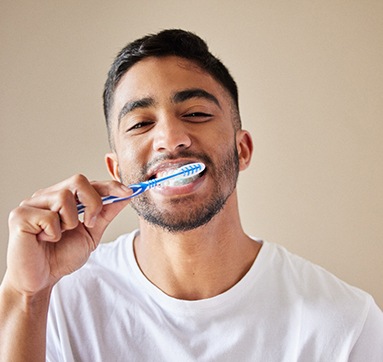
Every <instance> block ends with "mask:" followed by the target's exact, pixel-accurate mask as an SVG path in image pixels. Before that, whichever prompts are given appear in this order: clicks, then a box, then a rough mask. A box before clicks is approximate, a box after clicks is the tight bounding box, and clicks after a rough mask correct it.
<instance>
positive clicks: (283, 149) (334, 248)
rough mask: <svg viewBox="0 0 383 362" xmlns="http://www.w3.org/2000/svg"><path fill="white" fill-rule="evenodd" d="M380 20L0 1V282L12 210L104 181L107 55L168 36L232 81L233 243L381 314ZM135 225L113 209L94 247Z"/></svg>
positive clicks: (315, 11) (320, 7)
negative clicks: (67, 183)
mask: <svg viewBox="0 0 383 362" xmlns="http://www.w3.org/2000/svg"><path fill="white" fill-rule="evenodd" d="M382 19H383V2H382V1H381V0H376V1H372V0H359V1H357V0H344V1H334V0H331V1H330V0H328V1H327V0H321V1H311V0H307V1H303V0H302V1H285V0H280V1H276V0H274V1H272V0H263V1H240V0H237V1H222V0H215V1H209V0H198V1H175V0H167V1H147V0H146V1H145V0H131V1H128V0H126V1H122V0H121V1H105V0H99V1H96V0H92V1H91V0H81V1H78V0H76V1H75V0H67V1H48V0H46V1H41V0H40V1H38V0H37V1H20V0H1V2H0V27H1V29H0V30H1V32H0V36H1V38H0V45H1V57H0V91H1V97H0V107H1V108H0V109H1V142H0V144H1V146H0V147H1V170H2V175H1V180H0V189H1V207H0V213H1V214H0V216H1V217H0V220H1V231H0V232H1V242H0V276H1V275H2V274H3V272H4V270H5V253H6V244H7V226H6V225H7V215H8V213H9V211H10V210H11V209H12V208H13V207H15V206H16V205H17V204H18V203H19V202H20V201H21V200H22V199H23V198H25V197H28V196H29V195H30V194H32V193H33V192H34V191H35V190H36V189H39V188H43V187H46V186H49V185H51V184H53V183H56V182H58V181H60V180H62V179H64V178H67V177H69V176H70V175H72V174H74V173H78V172H81V173H84V174H86V175H87V176H89V178H90V179H105V178H107V177H108V175H107V173H106V171H105V168H104V164H103V156H104V153H105V152H107V150H108V146H107V141H106V133H105V128H104V120H103V116H102V109H101V92H102V86H103V83H104V80H105V74H106V72H107V70H108V67H109V65H110V63H111V62H112V59H113V57H114V55H115V54H116V53H117V51H118V50H119V49H120V48H121V47H122V46H124V45H125V43H127V42H128V41H131V40H133V39H135V38H137V37H139V36H142V35H144V34H147V33H150V32H156V31H158V30H160V29H164V28H169V27H182V28H185V29H188V30H192V31H195V32H197V33H198V34H200V35H201V36H202V37H203V38H205V39H206V40H207V41H208V43H209V44H210V47H211V49H212V51H213V52H214V53H215V54H216V55H218V56H219V57H221V59H222V60H223V61H224V63H226V64H227V66H228V67H229V68H230V69H231V71H232V73H233V75H234V77H235V78H236V79H237V81H238V85H239V88H240V97H241V110H242V118H243V123H244V127H245V128H247V129H248V130H250V131H251V133H252V134H253V137H254V142H255V155H254V159H253V163H252V166H251V168H250V169H249V170H247V171H245V172H244V173H243V174H242V175H241V178H240V184H239V197H240V207H241V213H242V218H243V224H244V227H245V229H246V230H247V232H249V233H250V234H253V235H255V236H258V237H262V238H265V239H267V240H269V241H272V242H277V243H280V244H283V245H285V246H287V247H288V248H289V249H290V250H291V251H293V252H295V253H298V254H300V255H302V256H304V257H306V258H308V259H310V260H312V261H313V262H315V263H318V264H320V265H322V266H323V267H325V268H326V269H328V270H330V271H331V272H333V273H334V274H336V275H337V276H339V277H341V278H342V279H344V280H345V281H347V282H348V283H350V284H353V285H356V286H358V287H360V288H362V289H365V290H367V291H368V292H370V293H371V294H372V295H373V296H374V297H375V299H376V300H377V302H378V304H379V305H380V306H381V307H383V290H382V280H383V222H382V219H383V187H382V185H383V166H382V154H383V125H382V114H383V72H382V71H383V66H382V64H383V21H382ZM135 226H136V219H135V216H134V214H133V213H132V211H131V210H130V209H127V210H126V211H124V213H123V214H122V215H121V216H120V217H119V218H118V219H117V220H116V221H115V222H114V223H113V224H112V226H111V227H110V228H109V230H108V231H107V233H106V235H105V240H110V239H112V238H114V237H115V236H117V235H118V234H119V233H121V232H124V231H128V230H130V229H132V228H134V227H135Z"/></svg>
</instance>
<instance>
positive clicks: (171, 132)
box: [0, 57, 260, 361]
mask: <svg viewBox="0 0 383 362" xmlns="http://www.w3.org/2000/svg"><path fill="white" fill-rule="evenodd" d="M190 89H200V90H201V89H202V90H203V91H205V92H207V93H208V94H210V95H213V96H214V99H215V100H216V101H217V102H216V101H215V100H212V98H209V99H208V98H206V97H205V96H200V95H199V96H193V97H192V98H190V97H186V98H187V99H184V98H182V97H181V98H182V99H180V97H178V98H177V99H175V98H174V95H175V94H178V95H179V94H180V93H179V92H180V91H184V90H190ZM145 99H146V101H145V102H143V101H142V100H145ZM148 99H150V102H147V100H148ZM137 100H140V102H138V103H137V102H136V101H137ZM132 101H135V103H132ZM132 105H134V107H132ZM201 113H203V115H201ZM207 115H208V116H207ZM233 115H234V112H233V106H232V101H231V99H230V97H229V95H228V94H227V92H226V91H225V90H224V89H223V88H222V87H221V86H220V84H219V83H217V82H216V81H215V80H214V79H213V78H212V77H211V76H210V75H208V74H206V73H204V72H202V71H201V70H200V69H199V68H198V67H196V66H195V65H194V64H193V63H191V62H189V61H187V60H184V59H181V58H177V57H166V58H160V59H158V58H147V59H145V60H143V61H140V62H139V63H137V64H136V65H134V66H133V67H132V68H131V69H130V70H129V71H128V72H127V73H126V74H125V75H124V76H123V78H122V79H121V81H120V83H119V85H118V87H117V89H116V93H115V100H114V104H113V108H112V112H111V126H112V136H113V141H114V149H113V151H112V152H110V153H108V154H107V155H106V157H105V159H106V164H107V168H108V170H109V172H110V174H111V175H112V177H113V179H114V181H105V182H90V181H89V180H87V179H86V178H85V177H84V176H82V175H76V176H73V177H71V178H69V179H67V180H65V181H63V182H61V183H59V184H57V185H54V186H52V187H50V188H47V189H44V190H40V191H38V192H37V193H35V194H34V195H33V196H32V197H31V198H29V199H27V200H24V201H23V202H22V203H21V204H20V206H19V207H17V208H16V209H15V210H13V211H12V213H11V215H10V218H9V230H10V239H9V248H8V256H7V263H8V268H7V272H6V275H5V277H4V280H3V282H2V284H1V287H0V330H1V337H0V356H1V358H2V361H11V360H12V361H44V360H45V333H46V319H47V309H48V305H49V298H50V293H51V290H52V287H53V286H54V285H55V284H56V283H57V282H58V281H59V280H60V279H61V278H62V277H63V276H65V275H67V274H70V273H71V272H73V271H75V270H77V269H78V268H80V267H81V266H82V265H83V264H84V263H85V262H86V261H87V259H88V258H89V256H90V254H91V252H92V251H93V250H94V249H95V248H96V247H97V246H98V244H99V242H100V239H101V236H102V234H103V232H104V230H105V229H106V227H107V226H108V225H109V223H110V222H111V221H112V220H113V219H114V217H115V216H116V215H117V214H118V213H119V212H120V211H121V210H122V209H123V208H124V207H125V206H126V205H127V204H128V203H129V201H127V202H121V203H116V204H111V205H107V206H104V207H103V206H102V204H101V196H103V195H108V194H112V195H116V196H125V195H128V194H130V193H131V191H130V190H128V189H127V188H126V187H124V186H123V184H128V183H132V182H136V181H137V180H140V181H141V180H142V179H148V178H149V177H150V176H152V175H153V174H154V173H156V172H157V171H159V170H166V169H169V168H173V167H176V166H177V165H179V164H184V163H188V162H191V161H192V162H195V161H201V160H202V161H203V162H205V163H206V164H207V172H206V173H205V174H204V175H203V177H201V178H199V179H197V180H196V181H194V182H192V183H191V184H189V185H186V186H183V187H176V188H173V189H166V188H162V189H156V190H150V191H148V192H147V193H146V194H145V195H146V201H145V202H141V201H139V199H137V200H134V201H133V203H135V205H134V207H135V208H137V209H138V210H140V208H142V207H149V208H155V209H156V212H157V213H159V215H165V220H167V222H169V220H170V219H171V218H172V217H173V216H172V215H174V214H176V216H177V218H178V219H176V220H174V219H173V223H174V222H180V221H181V220H182V219H185V218H188V216H189V215H190V212H191V211H192V210H197V211H198V212H195V214H198V213H199V212H200V210H203V209H204V207H206V206H208V204H209V202H210V201H206V200H211V198H212V195H215V199H217V198H219V197H221V198H222V197H223V198H224V199H226V202H225V203H224V205H223V206H222V207H221V208H220V211H219V212H218V213H217V214H216V215H215V216H214V217H213V218H211V220H210V221H209V222H207V223H205V224H203V225H201V226H199V227H198V228H195V229H189V230H187V231H182V232H180V231H174V230H173V231H169V228H166V227H161V226H158V225H153V224H152V223H151V222H149V221H148V220H146V219H145V218H144V217H143V216H140V217H139V222H140V233H139V235H138V236H137V238H136V239H135V241H134V248H135V254H136V258H137V261H138V263H139V266H140V268H141V270H142V271H143V273H144V274H145V275H146V276H147V278H148V279H149V280H150V281H151V282H152V283H154V284H155V285H157V286H158V287H159V288H160V289H162V290H163V291H164V292H165V293H167V294H168V295H171V296H173V297H175V298H183V299H188V300H193V299H200V298H208V297H212V296H215V295H218V294H220V293H222V292H224V291H225V290H227V289H229V288H230V287H231V286H233V285H234V284H235V283H237V282H238V281H239V280H240V279H241V278H242V277H243V275H244V274H245V273H246V272H247V271H248V269H249V268H250V266H251V264H252V263H253V262H254V260H255V258H256V255H257V253H258V252H259V248H260V246H259V244H258V243H256V242H254V241H253V240H251V239H250V238H249V237H248V236H247V235H246V234H245V233H244V232H243V229H242V227H241V224H240V219H239V213H238V205H237V194H236V188H235V182H236V173H235V171H234V172H232V171H233V167H231V166H232V164H231V163H230V162H229V163H228V162H227V160H228V159H227V157H228V155H230V154H231V155H232V154H233V153H234V152H236V154H237V155H238V168H239V170H240V171H242V170H244V169H246V168H247V167H248V165H249V163H250V159H251V154H252V141H251V137H250V135H249V134H248V132H246V131H244V130H236V129H234V127H233ZM225 164H229V165H231V166H230V167H229V166H228V167H229V169H228V170H226V172H227V173H226V174H224V175H222V174H220V172H221V171H222V170H221V171H220V170H219V165H221V166H224V165H225ZM148 165H149V167H148ZM223 177H226V179H225V180H226V181H225V182H222V179H223ZM121 181H122V183H123V184H121ZM218 185H219V187H218ZM217 189H218V191H217ZM77 200H78V201H79V202H81V203H83V204H85V205H86V209H85V215H84V222H83V223H82V222H79V221H78V216H77V209H76V203H77ZM201 205H202V206H201ZM201 207H202V209H201ZM140 212H141V211H140Z"/></svg>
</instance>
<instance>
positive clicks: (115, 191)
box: [91, 180, 133, 197]
mask: <svg viewBox="0 0 383 362" xmlns="http://www.w3.org/2000/svg"><path fill="white" fill-rule="evenodd" d="M91 185H92V186H93V187H94V188H95V190H96V191H97V192H98V193H99V194H100V195H102V196H109V195H113V196H121V197H123V196H130V195H132V194H133V191H132V189H130V188H129V187H127V186H125V185H124V184H122V183H120V182H118V181H112V180H110V181H92V182H91Z"/></svg>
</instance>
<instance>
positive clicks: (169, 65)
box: [0, 30, 383, 361]
mask: <svg viewBox="0 0 383 362" xmlns="http://www.w3.org/2000/svg"><path fill="white" fill-rule="evenodd" d="M104 111H105V117H106V120H107V126H108V134H109V140H110V145H111V152H110V153H109V154H107V155H106V164H107V167H108V170H109V172H110V174H111V176H112V178H113V179H114V181H106V182H89V181H88V180H87V179H86V178H85V177H84V176H81V175H77V176H74V177H72V178H70V179H68V180H65V181H63V182H61V183H59V184H57V185H55V186H52V187H50V188H48V189H45V190H41V191H39V192H37V193H36V194H34V195H33V196H32V197H31V198H30V199H28V200H25V201H23V202H22V203H21V205H20V206H19V207H18V208H16V209H15V210H14V211H13V212H12V213H11V216H10V220H9V225H10V242H9V251H8V269H7V272H6V275H5V277H4V280H3V283H2V286H1V293H0V302H1V303H0V322H1V341H0V343H1V356H2V358H3V359H4V360H6V361H27V360H31V361H43V360H44V359H45V355H46V358H47V360H49V361H132V360H134V361H136V360H137V361H153V360H155V361H235V360H238V361H254V360H255V361H257V360H259V361H348V360H353V361H360V360H362V358H363V360H366V361H382V360H383V316H382V312H381V311H380V310H379V308H378V307H377V306H376V304H375V303H374V301H373V300H372V298H371V297H370V296H369V295H367V294H366V293H364V292H362V291H360V290H358V289H356V288H352V287H350V286H348V285H346V284H345V283H343V282H341V281H339V280H338V279H336V278H335V277H334V276H332V275H331V274H329V273H327V272H325V271H324V270H322V269H321V268H319V267H317V266H314V265H312V264H311V263H309V262H307V261H305V260H302V259H300V258H299V257H296V256H294V255H291V254H289V253H288V252H287V251H286V250H284V249H283V248H282V247H279V246H277V245H274V244H270V243H267V242H262V241H259V240H254V239H253V238H251V237H249V236H248V235H247V234H246V233H245V232H244V231H243V229H242V227H241V223H240V217H239V213H238V205H237V194H236V182H237V177H238V173H239V171H241V170H244V169H246V168H247V167H248V165H249V163H250V159H251V155H252V150H253V146H252V140H251V137H250V135H249V133H248V132H247V131H245V130H243V129H242V127H241V122H240V116H239V110H238V95H237V88H236V84H235V82H234V80H233V79H232V77H231V76H230V74H229V72H228V71H227V69H226V68H225V67H224V66H223V64H222V63H221V62H220V61H219V60H218V59H216V58H215V57H214V56H212V55H211V54H210V53H209V51H208V49H207V46H206V44H205V43H204V42H203V41H202V40H201V39H200V38H198V37H197V36H195V35H194V34H191V33H188V32H185V31H181V30H166V31H162V32H160V33H158V34H155V35H151V36H147V37H144V38H142V39H139V40H137V41H135V42H133V43H131V44H129V45H128V46H127V47H126V48H124V49H123V50H122V51H121V52H120V53H119V54H118V56H117V58H116V60H115V62H114V63H113V65H112V67H111V70H110V72H109V75H108V79H107V82H106V84H105V90H104ZM189 162H203V163H204V164H205V165H206V171H204V172H203V173H202V174H201V176H200V177H198V178H196V179H191V180H190V182H187V183H186V184H183V185H179V186H172V187H162V188H156V189H153V190H150V191H148V192H146V193H144V194H142V195H140V196H138V197H136V198H134V199H132V200H131V202H130V204H131V205H132V207H133V208H134V209H135V210H136V212H137V214H138V216H139V223H140V224H139V225H140V226H139V230H138V231H135V232H133V233H131V234H127V235H123V236H121V237H120V238H118V239H117V240H116V241H115V242H113V243H109V244H103V245H100V246H98V244H99V241H100V238H101V235H102V233H103V231H104V230H105V228H106V227H107V226H108V224H109V223H110V222H111V221H112V220H113V218H114V217H115V216H116V215H117V214H118V213H119V212H120V211H121V210H122V208H124V207H125V206H126V205H127V204H128V203H129V202H128V201H127V202H121V203H116V204H112V205H107V206H102V204H101V196H103V195H116V196H124V195H129V194H130V193H131V191H130V189H129V188H127V187H126V185H129V184H131V183H134V182H137V181H141V180H148V179H150V178H153V177H156V176H158V175H161V174H162V173H163V172H169V171H171V170H173V169H175V168H177V167H179V166H181V165H184V164H187V163H189ZM79 202H80V203H83V204H84V205H85V213H84V221H83V222H79V221H78V215H77V208H76V205H77V204H78V203H79Z"/></svg>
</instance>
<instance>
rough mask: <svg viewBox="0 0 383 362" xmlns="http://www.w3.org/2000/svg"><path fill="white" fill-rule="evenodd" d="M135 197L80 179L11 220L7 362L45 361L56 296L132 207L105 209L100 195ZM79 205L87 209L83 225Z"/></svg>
mask: <svg viewBox="0 0 383 362" xmlns="http://www.w3.org/2000/svg"><path fill="white" fill-rule="evenodd" d="M129 193H131V191H130V190H128V189H126V188H124V186H122V185H121V184H119V183H117V182H115V181H108V182H97V183H90V182H89V181H88V180H87V179H86V178H85V177H84V176H74V177H72V178H70V179H68V180H66V181H63V182H61V183H59V184H57V185H55V186H52V187H50V188H48V189H45V190H41V191H39V192H37V193H36V194H34V195H33V196H32V197H31V198H30V199H27V200H25V201H23V202H22V203H21V204H20V206H19V207H17V208H16V209H15V210H13V211H12V212H11V215H10V218H9V235H10V236H9V244H8V254H7V271H6V274H5V277H4V280H3V282H2V284H1V287H0V333H1V334H0V359H1V361H12V362H13V361H45V344H46V323H47V312H48V306H49V299H50V293H51V290H52V288H53V286H54V285H55V284H56V283H57V282H58V281H59V280H60V279H61V278H62V277H63V276H65V275H67V274H70V273H72V272H73V271H75V270H77V269H79V268H80V267H81V266H82V265H83V264H84V263H85V262H86V261H87V260H88V258H89V256H90V254H91V252H92V251H93V250H95V248H96V247H97V246H98V244H99V241H100V239H101V236H102V234H103V232H104V230H105V229H106V227H107V226H108V225H109V223H110V222H111V221H112V220H113V219H114V217H115V216H116V215H117V214H118V213H119V212H120V211H121V210H122V209H123V208H124V207H125V206H126V204H127V202H122V203H116V204H113V205H108V206H105V207H103V206H102V203H101V197H100V195H108V194H113V195H116V196H124V195H125V196H126V195H127V194H129ZM77 200H78V201H80V202H81V203H83V204H84V205H86V210H85V213H84V222H79V220H78V215H77V208H76V204H77Z"/></svg>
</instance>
